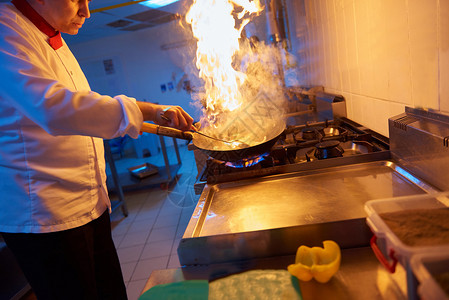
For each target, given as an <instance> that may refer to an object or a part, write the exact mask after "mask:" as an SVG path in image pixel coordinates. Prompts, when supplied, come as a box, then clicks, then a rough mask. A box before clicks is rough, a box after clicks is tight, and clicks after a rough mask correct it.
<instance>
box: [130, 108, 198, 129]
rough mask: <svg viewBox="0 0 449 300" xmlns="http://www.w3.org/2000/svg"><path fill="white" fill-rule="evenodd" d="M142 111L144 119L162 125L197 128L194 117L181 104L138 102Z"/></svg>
mask: <svg viewBox="0 0 449 300" xmlns="http://www.w3.org/2000/svg"><path fill="white" fill-rule="evenodd" d="M137 105H138V106H139V108H140V110H141V111H142V114H143V118H144V121H153V122H154V123H156V124H158V125H162V126H169V127H173V128H177V129H180V130H183V131H187V130H195V127H194V126H193V125H192V124H193V118H192V117H191V116H190V115H189V114H188V113H186V112H185V111H184V109H182V107H180V106H169V105H158V104H154V103H148V102H139V101H138V102H137Z"/></svg>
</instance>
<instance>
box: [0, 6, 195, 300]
mask: <svg viewBox="0 0 449 300" xmlns="http://www.w3.org/2000/svg"><path fill="white" fill-rule="evenodd" d="M88 5H89V0H13V1H12V3H2V4H1V6H0V35H1V36H0V66H1V71H0V72H1V80H0V178H1V179H0V192H1V196H0V232H1V233H2V236H3V238H4V240H5V242H6V244H7V245H8V247H9V248H10V249H11V250H12V252H13V253H14V255H15V257H16V258H17V261H18V262H19V265H20V266H21V268H22V270H23V272H24V274H25V276H26V277H27V279H28V281H29V283H30V285H31V287H32V289H33V291H34V292H35V294H36V296H37V298H38V299H77V300H80V299H109V300H110V299H126V298H127V297H126V288H125V285H124V282H123V278H122V273H121V270H120V263H119V260H118V257H117V253H116V249H115V247H114V244H113V241H112V238H111V226H110V219H109V212H110V210H111V204H110V200H109V198H108V194H107V187H106V174H105V161H104V149H103V140H102V139H112V138H115V137H120V136H124V135H126V134H127V135H129V136H131V137H133V138H137V137H138V136H139V132H140V128H141V125H142V122H143V121H153V122H155V123H157V124H160V125H167V126H171V127H175V128H178V129H181V130H187V129H191V128H192V121H193V120H192V118H191V117H190V116H189V115H188V114H187V113H186V112H185V111H184V110H183V109H182V108H180V107H172V108H169V107H168V106H163V105H155V104H151V103H147V102H139V101H136V100H135V99H134V98H130V97H127V96H124V95H119V96H115V97H110V96H105V95H100V94H98V93H95V92H93V91H91V90H90V88H89V84H88V82H87V80H86V78H85V76H84V74H83V72H82V71H81V69H80V67H79V65H78V63H77V61H76V59H75V58H74V56H73V54H72V53H71V51H70V50H69V48H68V47H67V45H66V43H65V42H64V40H63V39H62V38H61V32H64V33H68V34H72V35H74V34H77V33H78V30H79V29H80V28H81V27H82V25H83V23H84V21H85V20H86V19H87V18H89V17H90V13H89V7H88ZM162 112H164V113H165V115H166V116H167V117H168V118H167V119H169V120H171V121H170V122H167V121H164V120H162V119H161V114H162Z"/></svg>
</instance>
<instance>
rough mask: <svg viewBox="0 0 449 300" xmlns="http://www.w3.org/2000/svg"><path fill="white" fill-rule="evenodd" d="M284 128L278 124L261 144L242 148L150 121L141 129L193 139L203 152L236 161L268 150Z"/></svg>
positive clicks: (228, 160) (225, 159)
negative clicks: (231, 146)
mask: <svg viewBox="0 0 449 300" xmlns="http://www.w3.org/2000/svg"><path fill="white" fill-rule="evenodd" d="M284 128H285V127H284V126H280V125H279V126H277V127H276V128H275V129H273V130H272V131H271V132H270V133H269V135H268V136H267V138H266V139H265V141H264V142H262V143H260V144H257V145H254V146H241V147H240V148H235V149H234V148H230V146H229V144H228V143H226V142H224V141H218V140H215V139H213V138H210V137H206V136H203V135H201V134H200V133H198V132H190V131H181V130H178V129H174V128H171V127H165V126H160V125H155V124H150V123H143V125H142V128H141V131H143V132H149V133H153V134H157V135H162V136H168V137H174V138H179V139H184V140H189V141H190V140H192V142H193V144H194V145H195V146H196V147H197V148H198V149H200V150H201V151H202V152H203V153H205V154H207V155H209V156H211V157H213V158H215V159H218V160H221V161H226V162H236V161H239V160H242V159H245V158H251V157H256V156H259V155H262V154H264V153H266V152H268V151H269V150H270V149H271V147H273V145H274V144H275V143H276V141H277V140H278V139H279V137H280V136H281V135H282V133H283V132H284Z"/></svg>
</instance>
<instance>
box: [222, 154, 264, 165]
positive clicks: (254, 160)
mask: <svg viewBox="0 0 449 300" xmlns="http://www.w3.org/2000/svg"><path fill="white" fill-rule="evenodd" d="M267 155H269V153H264V154H262V155H258V156H255V157H249V158H243V159H241V160H239V161H235V162H229V161H228V162H226V163H225V165H226V166H227V167H231V168H249V167H252V166H254V165H257V164H258V163H260V162H261V161H263V160H264V159H265V157H266V156H267Z"/></svg>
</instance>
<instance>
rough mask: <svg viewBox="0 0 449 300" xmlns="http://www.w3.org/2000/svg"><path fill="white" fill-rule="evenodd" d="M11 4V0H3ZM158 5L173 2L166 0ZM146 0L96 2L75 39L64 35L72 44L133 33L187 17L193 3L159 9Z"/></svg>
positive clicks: (95, 0)
mask: <svg viewBox="0 0 449 300" xmlns="http://www.w3.org/2000/svg"><path fill="white" fill-rule="evenodd" d="M0 2H10V0H0ZM158 2H164V3H167V2H171V1H167V0H165V1H164V0H163V1H160V0H159V1H158ZM140 3H143V1H138V0H137V1H131V0H93V1H91V2H90V5H89V7H90V10H91V17H90V18H89V19H86V22H85V23H84V25H83V27H82V28H81V30H80V31H79V33H78V34H77V35H76V36H71V35H67V34H64V39H65V40H66V42H67V43H69V44H75V43H80V42H86V41H90V40H96V39H99V38H103V37H108V36H114V35H118V34H124V33H127V32H134V31H137V30H141V29H146V28H151V27H155V26H158V25H161V24H164V23H168V22H171V21H173V20H176V19H177V18H179V17H181V16H182V15H184V14H185V13H186V11H187V9H188V7H189V4H188V3H191V0H180V1H176V2H174V3H171V4H169V5H166V6H162V7H159V8H157V9H155V8H150V7H147V6H145V5H142V4H140Z"/></svg>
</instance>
